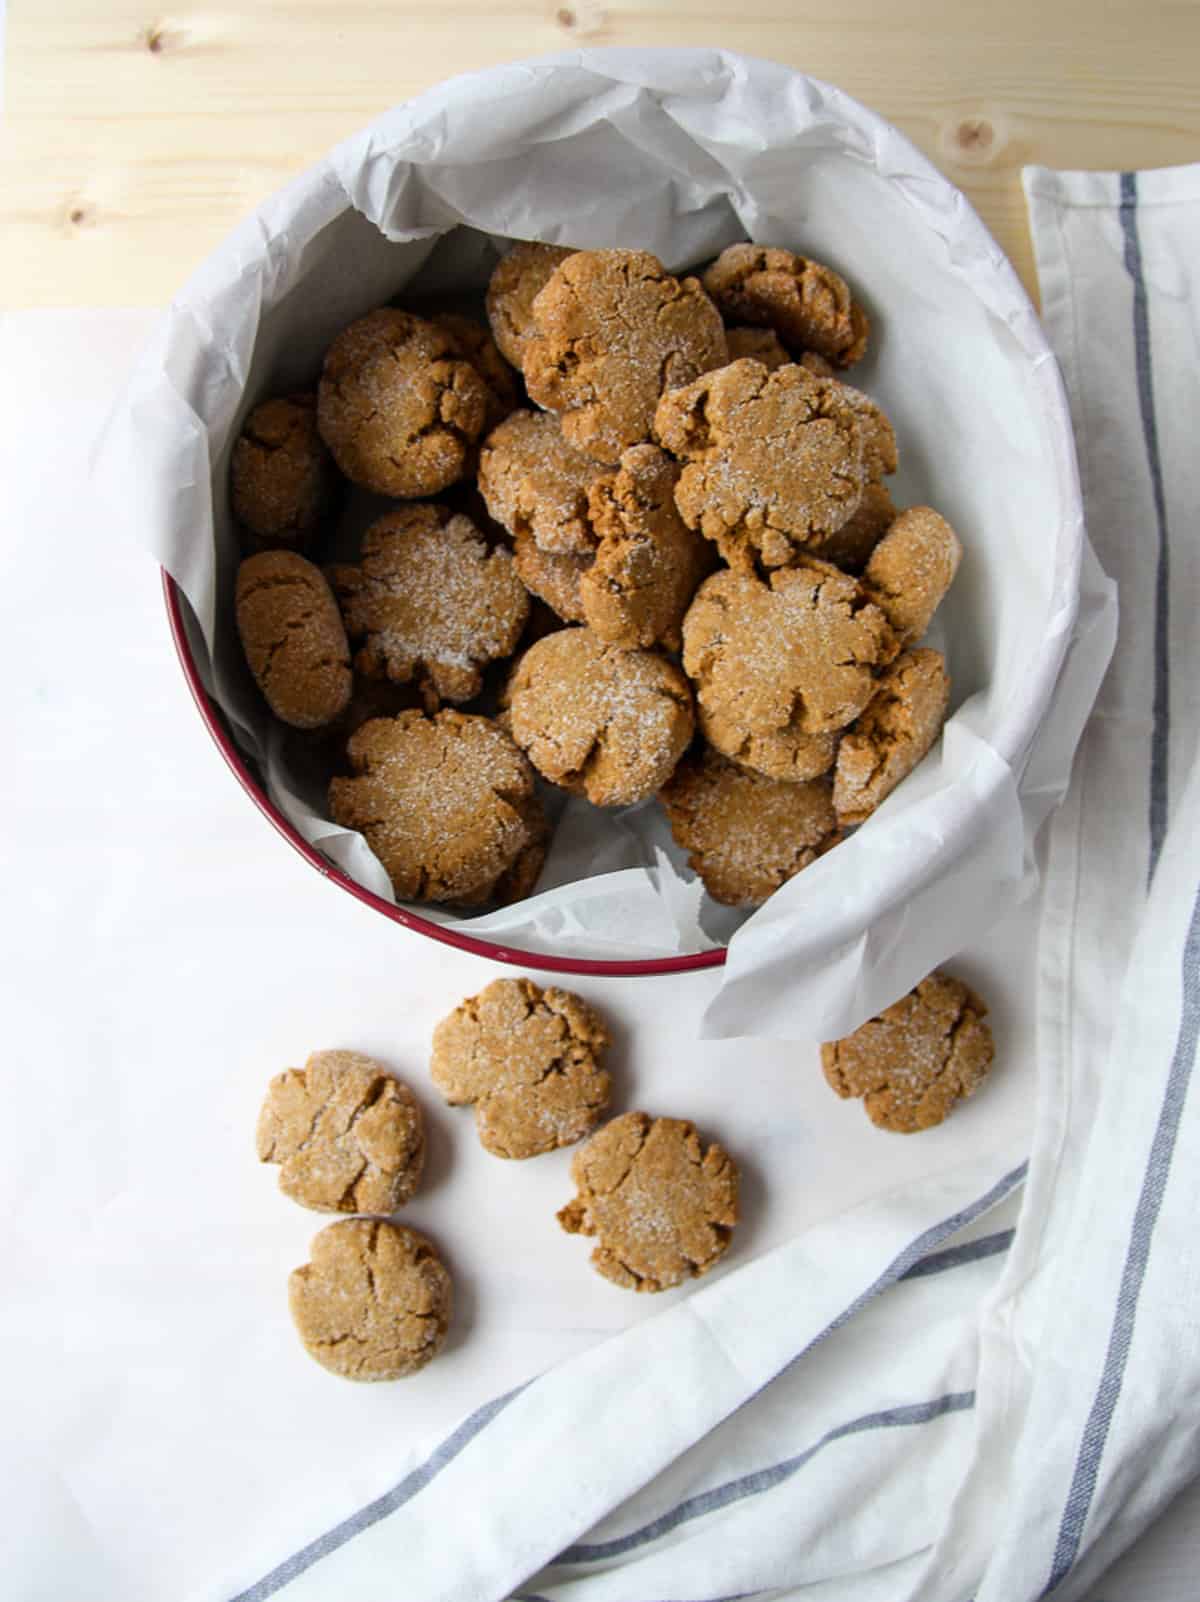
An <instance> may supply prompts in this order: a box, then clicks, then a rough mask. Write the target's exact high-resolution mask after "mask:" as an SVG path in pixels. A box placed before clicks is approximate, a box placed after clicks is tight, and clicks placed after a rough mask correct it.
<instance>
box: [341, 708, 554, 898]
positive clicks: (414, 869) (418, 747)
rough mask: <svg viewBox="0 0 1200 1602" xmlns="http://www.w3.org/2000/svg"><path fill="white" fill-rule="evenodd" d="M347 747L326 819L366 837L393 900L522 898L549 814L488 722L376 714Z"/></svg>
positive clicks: (529, 774) (519, 760)
mask: <svg viewBox="0 0 1200 1602" xmlns="http://www.w3.org/2000/svg"><path fill="white" fill-rule="evenodd" d="M346 752H347V756H348V758H349V760H350V764H351V766H352V768H353V769H354V777H352V778H335V779H332V780H331V781H330V785H329V815H330V817H331V818H332V819H333V821H334V822H335V823H337V824H340V825H341V827H342V828H344V829H357V830H359V831H360V832H361V833H362V834H363V835H364V836H365V838H366V841H367V844H368V845H369V846H370V848H371V850H372V851H373V852H374V853H375V855H376V856H377V857H378V858H379V861H380V862H381V864H382V865H383V867H384V869H385V871H386V872H387V875H388V877H389V879H390V880H391V882H392V888H393V890H394V891H395V893H396V899H397V900H398V901H436V902H449V903H450V904H452V905H455V906H460V907H477V906H481V905H482V904H483V903H484V902H487V901H495V902H497V903H499V904H505V903H507V902H509V901H515V900H519V899H520V898H521V897H522V896H526V895H528V894H529V892H530V890H531V889H532V888H533V885H534V884H535V883H536V881H537V876H538V874H539V873H540V872H541V869H542V863H543V861H544V859H545V854H546V838H547V834H548V828H547V824H546V818H545V814H544V813H543V811H542V807H541V803H540V801H539V800H538V798H537V795H536V794H535V790H534V776H533V769H532V768H531V767H530V765H529V763H528V761H527V760H526V758H525V757H524V756H523V755H522V754H521V752H520V751H519V750H518V749H517V747H516V746H515V745H514V744H513V742H512V740H510V739H509V737H508V735H507V734H506V733H505V732H504V730H503V729H502V728H500V727H499V726H498V725H497V724H495V723H493V722H492V720H491V719H490V718H482V717H468V716H466V715H465V714H464V713H462V712H451V711H442V712H439V713H438V714H437V716H436V717H432V718H431V717H426V716H425V715H424V714H423V713H420V712H401V714H400V715H399V717H395V718H375V719H374V720H373V721H372V722H370V723H364V724H363V726H362V728H361V729H359V730H358V731H357V732H356V733H355V734H354V735H352V736H351V738H350V741H349V743H348V745H347V747H346Z"/></svg>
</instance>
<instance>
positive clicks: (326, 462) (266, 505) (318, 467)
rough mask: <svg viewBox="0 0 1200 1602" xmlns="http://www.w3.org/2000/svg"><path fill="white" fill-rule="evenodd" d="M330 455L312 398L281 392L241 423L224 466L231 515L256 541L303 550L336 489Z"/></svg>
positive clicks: (319, 522) (325, 513)
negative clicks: (230, 457) (319, 429)
mask: <svg viewBox="0 0 1200 1602" xmlns="http://www.w3.org/2000/svg"><path fill="white" fill-rule="evenodd" d="M337 485H338V475H337V471H336V469H335V468H334V465H333V459H332V457H331V456H330V454H329V452H328V450H326V448H325V445H324V442H323V441H322V439H321V436H320V434H319V433H318V432H317V397H316V396H315V395H310V394H300V395H285V396H282V397H280V398H279V399H277V400H268V401H264V402H263V403H262V405H261V406H256V407H255V408H254V410H253V411H252V412H251V413H250V415H249V417H247V419H246V421H245V422H244V423H243V424H242V431H241V433H240V434H239V435H238V437H237V441H236V443H235V444H234V447H233V459H232V461H231V463H230V467H229V497H230V504H231V506H232V508H233V515H234V517H236V518H237V520H238V522H239V523H240V524H241V525H242V527H243V528H244V529H246V530H247V531H248V532H249V533H250V534H252V535H254V536H255V538H256V539H257V540H258V541H259V542H260V543H261V544H262V545H282V546H287V547H288V548H289V549H291V550H306V549H307V548H308V547H309V546H310V545H311V544H312V542H313V537H314V536H315V534H316V533H317V531H318V529H319V527H320V524H321V520H322V518H324V517H325V516H327V515H328V513H329V511H330V508H331V506H332V503H333V500H334V498H335V496H336V494H337Z"/></svg>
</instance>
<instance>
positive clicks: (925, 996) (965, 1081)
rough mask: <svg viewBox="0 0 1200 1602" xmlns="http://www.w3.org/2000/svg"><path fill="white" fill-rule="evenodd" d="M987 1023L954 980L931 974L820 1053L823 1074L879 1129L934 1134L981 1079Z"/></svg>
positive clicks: (974, 999) (987, 1058) (987, 1053)
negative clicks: (855, 1100)
mask: <svg viewBox="0 0 1200 1602" xmlns="http://www.w3.org/2000/svg"><path fill="white" fill-rule="evenodd" d="M986 1016H987V1008H986V1007H985V1006H984V1004H983V1002H982V1001H980V999H979V997H978V996H977V995H975V994H974V993H973V992H972V991H970V990H968V989H967V987H966V985H964V984H963V983H962V982H961V981H960V980H958V979H952V978H951V977H950V975H949V974H948V973H941V972H937V973H931V974H930V975H929V977H928V978H927V979H922V980H921V983H920V984H919V985H918V986H917V987H916V989H915V990H910V991H909V993H908V995H906V996H902V997H901V998H900V1000H899V1001H897V1002H896V1003H894V1005H892V1006H890V1007H887V1008H885V1009H884V1011H883V1012H881V1013H880V1014H879V1016H878V1017H877V1018H871V1019H869V1020H868V1021H867V1022H866V1023H865V1024H863V1026H862V1027H861V1028H860V1029H856V1030H855V1031H854V1033H853V1034H852V1035H847V1036H846V1038H845V1039H844V1040H834V1041H830V1042H829V1043H827V1044H826V1045H824V1046H822V1047H821V1066H822V1068H823V1069H824V1070H825V1077H826V1079H827V1080H828V1081H829V1083H830V1084H831V1085H832V1086H833V1088H834V1090H836V1091H837V1093H838V1095H839V1096H861V1097H862V1098H863V1106H864V1107H865V1108H866V1112H867V1117H868V1118H869V1119H870V1120H871V1122H872V1123H873V1124H878V1126H879V1128H880V1129H891V1130H894V1131H895V1132H896V1133H897V1134H901V1135H911V1134H915V1133H916V1131H917V1130H919V1129H932V1128H933V1126H934V1125H935V1124H940V1123H941V1121H942V1119H943V1118H945V1116H946V1114H947V1113H948V1112H950V1110H951V1109H952V1108H953V1107H954V1105H955V1103H956V1102H958V1101H960V1100H961V1099H962V1098H963V1097H964V1096H970V1095H972V1094H973V1093H974V1092H975V1091H976V1090H978V1088H979V1086H980V1085H981V1084H982V1082H983V1080H984V1078H985V1077H986V1076H987V1072H988V1070H989V1068H990V1067H991V1065H992V1057H993V1055H994V1047H993V1045H992V1034H991V1030H990V1029H989V1028H988V1026H987V1024H985V1023H984V1021H983V1020H984V1018H985V1017H986Z"/></svg>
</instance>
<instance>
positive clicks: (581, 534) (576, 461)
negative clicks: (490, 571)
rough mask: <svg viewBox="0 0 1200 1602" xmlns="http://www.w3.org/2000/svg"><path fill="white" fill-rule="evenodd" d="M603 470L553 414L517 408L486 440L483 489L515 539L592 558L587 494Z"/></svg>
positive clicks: (482, 458) (482, 461)
mask: <svg viewBox="0 0 1200 1602" xmlns="http://www.w3.org/2000/svg"><path fill="white" fill-rule="evenodd" d="M603 472H604V468H603V467H602V466H601V465H600V463H599V462H597V461H596V460H595V458H594V457H591V456H589V455H588V454H587V453H586V451H580V450H576V449H575V447H574V446H573V445H572V444H571V443H570V441H569V440H567V439H566V437H565V436H564V434H563V431H562V429H561V428H560V427H559V424H558V419H557V418H556V417H554V416H553V415H552V414H551V413H549V412H529V411H521V412H514V413H513V415H512V416H511V417H509V418H508V419H507V420H506V421H505V422H504V423H502V424H501V425H500V427H499V428H497V429H494V430H493V431H492V433H490V434H489V435H488V437H487V439H486V440H485V441H484V443H483V449H482V451H481V452H480V456H479V490H480V494H481V495H482V496H483V498H484V500H485V501H486V503H487V509H488V513H489V515H490V516H492V517H493V518H495V520H496V522H497V523H499V524H500V525H501V526H502V527H503V528H506V529H507V530H508V532H509V533H510V534H511V535H512V536H513V538H514V539H521V538H523V537H528V538H530V539H532V540H533V541H534V543H535V544H536V545H537V546H539V547H540V549H541V550H543V551H549V552H551V553H552V554H554V555H556V556H567V555H570V556H590V555H591V553H592V551H593V550H594V549H595V545H596V536H595V534H594V532H593V530H592V525H591V519H590V517H589V514H588V492H589V490H590V489H591V486H592V484H593V483H594V482H595V480H596V479H597V478H598V477H599V476H600V475H601V474H602V473H603Z"/></svg>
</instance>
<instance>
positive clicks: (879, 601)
mask: <svg viewBox="0 0 1200 1602" xmlns="http://www.w3.org/2000/svg"><path fill="white" fill-rule="evenodd" d="M961 560H962V546H961V544H960V543H959V539H958V535H957V534H956V533H955V532H954V530H953V529H952V528H951V527H950V525H949V523H947V521H946V519H945V518H944V517H940V516H939V515H938V513H937V512H935V511H934V510H933V508H932V506H910V507H909V508H908V510H907V511H906V512H901V513H900V516H899V517H898V518H897V519H896V520H895V522H894V523H893V524H892V525H891V527H890V528H889V529H888V531H887V533H886V534H885V535H884V537H883V538H882V539H881V540H880V542H879V544H878V545H877V546H876V547H875V549H874V550H873V551H872V552H871V560H870V561H869V562H868V563H867V566H866V569H865V571H864V572H863V577H862V583H863V588H864V589H865V590H866V592H867V593H868V595H870V597H871V599H872V600H873V601H874V602H875V604H876V605H877V606H878V607H880V608H881V609H882V610H883V611H884V612H886V613H887V616H888V619H889V621H890V622H891V625H892V627H893V628H894V629H895V631H896V633H897V635H898V636H899V638H900V643H901V644H902V645H911V644H912V643H913V641H914V640H919V639H920V638H921V636H922V634H924V632H925V630H926V629H927V628H928V627H929V621H930V619H931V618H932V617H933V614H934V612H935V611H936V610H937V608H938V605H939V603H940V602H941V599H942V597H943V596H944V595H945V593H946V591H947V590H948V589H949V588H950V585H951V584H952V583H953V581H954V575H955V574H956V573H957V572H958V564H959V562H960V561H961Z"/></svg>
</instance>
